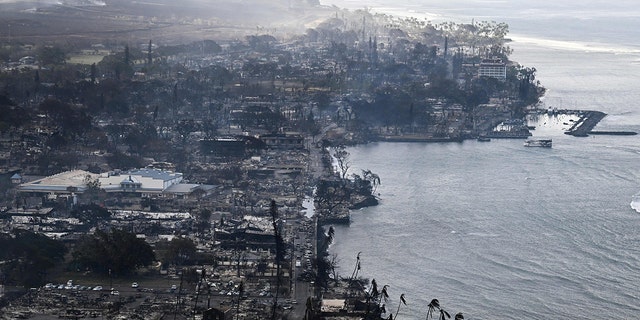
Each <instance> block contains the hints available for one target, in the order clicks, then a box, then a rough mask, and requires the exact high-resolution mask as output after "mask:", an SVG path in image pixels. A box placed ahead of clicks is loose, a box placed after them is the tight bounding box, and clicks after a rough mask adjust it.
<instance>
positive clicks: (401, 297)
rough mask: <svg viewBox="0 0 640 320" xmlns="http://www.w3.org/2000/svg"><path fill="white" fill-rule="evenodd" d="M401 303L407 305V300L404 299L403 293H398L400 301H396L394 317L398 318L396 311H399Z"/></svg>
mask: <svg viewBox="0 0 640 320" xmlns="http://www.w3.org/2000/svg"><path fill="white" fill-rule="evenodd" d="M402 304H404V305H405V306H406V305H407V300H405V299H404V293H403V294H401V295H400V302H398V309H397V310H396V317H395V319H398V313H400V306H401V305H402Z"/></svg>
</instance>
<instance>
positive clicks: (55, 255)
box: [0, 229, 66, 287]
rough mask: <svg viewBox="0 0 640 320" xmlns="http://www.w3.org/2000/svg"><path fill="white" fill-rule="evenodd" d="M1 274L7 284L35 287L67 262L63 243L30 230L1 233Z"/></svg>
mask: <svg viewBox="0 0 640 320" xmlns="http://www.w3.org/2000/svg"><path fill="white" fill-rule="evenodd" d="M0 248H2V250H0V261H3V263H2V264H0V274H1V275H2V276H3V277H4V283H5V284H15V285H23V286H28V287H34V286H38V285H41V284H42V283H44V281H46V272H47V270H48V269H50V268H52V267H54V266H55V264H56V263H57V262H60V261H62V260H63V259H64V254H65V252H66V248H65V246H64V244H62V242H60V241H56V240H52V239H49V238H47V237H46V236H44V235H41V234H36V233H33V232H31V231H27V230H18V229H16V230H13V231H12V232H11V233H2V234H0Z"/></svg>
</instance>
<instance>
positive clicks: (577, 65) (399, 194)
mask: <svg viewBox="0 0 640 320" xmlns="http://www.w3.org/2000/svg"><path fill="white" fill-rule="evenodd" d="M322 3H323V4H335V5H336V6H339V7H347V8H351V9H361V8H364V7H365V6H367V7H368V8H369V9H370V10H373V11H380V12H386V13H391V14H396V15H413V16H417V17H420V18H425V17H426V18H429V19H432V21H435V22H441V21H447V20H451V21H457V22H470V21H471V19H475V20H476V21H479V20H489V21H490V20H493V21H499V22H506V23H508V24H509V25H510V38H511V39H513V42H512V43H511V44H510V46H511V47H512V48H513V49H514V50H515V52H514V54H513V55H512V56H511V58H512V60H515V61H517V62H519V63H520V64H522V65H525V66H529V67H535V68H536V69H537V79H538V80H540V81H541V82H542V84H543V85H544V86H545V87H546V88H547V89H548V92H547V95H546V96H545V98H544V103H545V104H546V105H547V106H552V107H557V108H559V109H583V110H599V111H603V112H606V113H607V114H608V116H607V117H606V118H605V119H604V120H603V121H602V122H600V124H599V125H598V127H597V128H596V129H599V130H634V131H639V132H640V112H639V110H640V108H639V104H640V103H639V101H640V90H638V89H640V88H639V87H640V46H639V44H640V41H638V40H640V34H638V33H637V32H636V30H638V29H639V28H640V3H637V2H636V1H615V2H613V1H580V2H575V1H563V2H559V1H548V0H542V1H536V2H532V1H482V0H477V1H455V0H453V1H443V2H435V1H429V2H425V1H414V0H411V1H396V2H394V1H389V0H375V1H367V2H366V3H365V2H362V1H322ZM538 121H539V122H538V123H537V128H536V130H535V131H534V132H533V133H534V136H535V137H545V138H552V139H553V148H551V149H546V148H525V147H523V143H522V140H496V139H494V140H492V141H491V142H488V143H486V142H476V141H465V142H464V143H444V144H420V143H413V144H411V143H374V144H369V145H363V146H357V147H353V148H350V149H349V152H350V153H351V158H350V159H351V162H352V171H353V172H355V173H359V172H360V170H361V169H370V170H372V171H373V172H375V173H377V174H379V175H380V177H381V182H382V184H381V185H380V187H379V188H378V192H379V193H380V197H381V203H380V205H379V206H377V207H372V208H366V209H363V210H359V211H355V212H353V214H352V224H351V225H350V226H337V227H336V235H335V243H334V245H333V246H332V248H331V251H332V253H335V254H337V255H338V259H339V263H340V266H341V267H340V271H339V272H340V273H341V274H342V275H344V276H348V275H350V273H351V270H353V266H354V263H355V261H356V259H355V257H356V255H357V253H358V252H362V254H361V260H362V270H361V271H360V274H361V275H363V276H364V277H367V278H370V279H371V278H375V279H376V281H377V282H378V284H379V285H384V284H388V285H389V286H390V287H389V293H390V295H391V300H390V301H389V303H388V308H387V309H389V310H393V311H394V313H395V310H396V308H397V306H398V301H399V299H398V298H399V296H400V294H405V297H406V300H407V306H402V307H401V308H400V314H399V318H400V319H424V318H425V317H426V310H427V304H428V302H429V301H430V300H431V299H433V298H437V299H439V300H440V302H441V305H442V306H443V307H444V308H445V309H446V310H447V311H448V312H449V313H451V314H452V315H453V314H455V313H457V312H462V313H463V314H464V315H465V318H466V319H565V318H571V319H600V318H603V317H613V318H618V319H640V290H639V289H638V285H640V233H639V231H640V213H638V212H637V211H636V210H634V208H636V209H638V210H640V197H637V196H636V195H637V194H638V193H639V191H640V136H590V137H586V138H576V137H571V136H567V135H564V134H563V133H562V130H563V129H564V128H566V126H567V125H565V123H567V122H568V120H567V118H562V117H555V118H554V117H546V116H543V117H541V118H540V119H538ZM636 198H638V200H637V201H636V200H635V199H636Z"/></svg>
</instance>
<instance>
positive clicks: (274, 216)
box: [269, 200, 285, 320]
mask: <svg viewBox="0 0 640 320" xmlns="http://www.w3.org/2000/svg"><path fill="white" fill-rule="evenodd" d="M269 211H270V213H271V221H272V224H273V234H274V236H275V242H276V294H275V296H274V299H273V310H272V313H271V319H272V320H275V319H276V313H277V309H278V295H279V294H280V285H281V282H282V281H281V275H280V264H281V262H282V261H283V260H284V256H285V252H284V243H283V241H282V235H281V234H280V229H279V228H278V206H277V205H276V201H275V200H271V208H270V210H269Z"/></svg>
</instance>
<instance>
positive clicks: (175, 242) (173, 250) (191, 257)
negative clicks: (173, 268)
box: [164, 237, 196, 266]
mask: <svg viewBox="0 0 640 320" xmlns="http://www.w3.org/2000/svg"><path fill="white" fill-rule="evenodd" d="M164 258H165V261H167V262H169V263H173V264H175V265H178V266H182V265H186V264H192V263H194V262H195V259H196V245H195V243H193V240H191V239H189V238H181V237H175V238H173V239H171V241H170V242H169V244H168V246H167V251H166V254H165V257H164Z"/></svg>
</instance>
